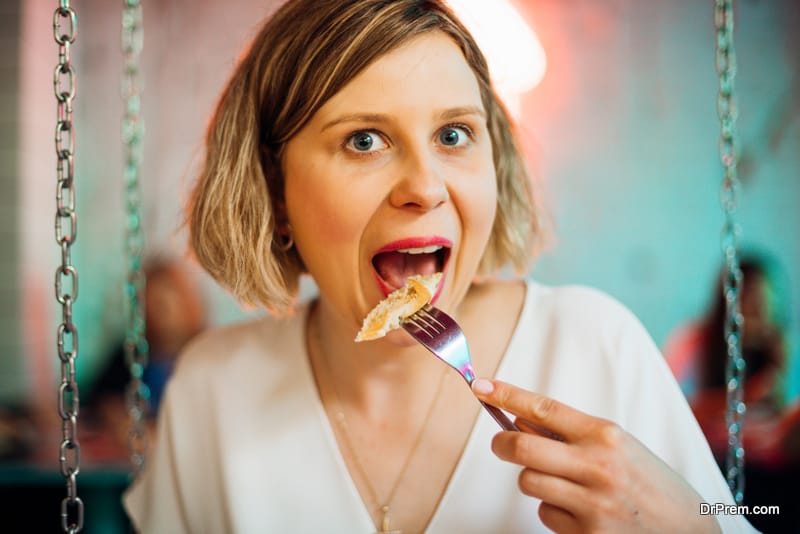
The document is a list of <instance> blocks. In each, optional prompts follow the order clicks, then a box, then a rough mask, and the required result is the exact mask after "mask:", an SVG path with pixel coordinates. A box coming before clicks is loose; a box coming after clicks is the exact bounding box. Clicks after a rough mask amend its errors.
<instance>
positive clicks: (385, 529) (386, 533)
mask: <svg viewBox="0 0 800 534" xmlns="http://www.w3.org/2000/svg"><path fill="white" fill-rule="evenodd" d="M381 511H382V512H383V519H382V520H381V529H380V530H379V531H378V533H379V534H403V531H402V530H392V529H391V528H389V507H388V506H384V507H382V508H381Z"/></svg>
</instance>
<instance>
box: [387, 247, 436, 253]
mask: <svg viewBox="0 0 800 534" xmlns="http://www.w3.org/2000/svg"><path fill="white" fill-rule="evenodd" d="M441 248H442V246H441V245H430V246H428V247H419V248H400V249H397V252H402V253H404V254H430V253H431V252H436V251H437V250H440V249H441Z"/></svg>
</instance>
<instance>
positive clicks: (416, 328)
mask: <svg viewBox="0 0 800 534" xmlns="http://www.w3.org/2000/svg"><path fill="white" fill-rule="evenodd" d="M403 328H404V329H405V330H406V332H408V333H409V334H411V337H413V338H414V339H416V340H417V341H419V342H420V343H421V344H422V345H424V346H425V348H426V349H428V350H429V351H431V352H432V353H433V354H434V355H436V357H437V358H439V359H440V360H442V361H443V362H444V363H446V364H447V365H449V366H450V367H452V368H453V369H455V370H456V371H458V373H459V374H460V375H461V376H462V377H464V380H466V381H467V384H469V385H472V382H473V381H475V371H474V370H473V369H472V359H471V358H470V355H469V345H468V344H467V338H466V336H465V335H464V331H463V330H461V327H460V326H458V323H456V322H455V321H454V320H453V318H452V317H450V316H449V315H447V314H446V313H444V312H443V311H442V310H440V309H439V308H436V307H434V306H431V305H430V304H426V305H425V306H423V307H422V308H421V309H420V310H418V311H417V312H416V313H415V314H413V315H411V316H409V317H408V318H406V319H405V320H404V321H403ZM480 403H481V404H482V405H483V407H484V408H486V411H487V412H489V414H490V415H491V416H492V417H493V418H494V420H495V421H497V423H498V424H499V425H500V427H501V428H502V429H503V430H516V431H519V428H517V426H516V425H515V424H514V423H512V422H511V420H510V419H509V418H508V416H507V415H506V414H505V413H503V412H502V411H501V410H500V409H499V408H498V407H496V406H492V405H491V404H487V403H485V402H483V401H480Z"/></svg>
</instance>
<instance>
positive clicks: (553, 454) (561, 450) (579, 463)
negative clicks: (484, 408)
mask: <svg viewBox="0 0 800 534" xmlns="http://www.w3.org/2000/svg"><path fill="white" fill-rule="evenodd" d="M492 451H493V452H494V453H495V455H497V457H498V458H500V459H501V460H505V461H506V462H511V463H514V464H517V465H521V466H522V467H529V468H532V469H535V470H537V471H540V472H542V473H547V474H550V475H554V476H558V477H561V478H565V479H568V480H571V481H574V482H577V483H580V484H587V483H588V482H590V478H589V477H590V476H591V474H592V473H593V472H594V469H592V466H591V465H586V460H585V459H584V456H582V455H580V454H577V452H576V451H575V450H574V449H573V448H572V447H570V446H569V445H568V444H566V443H562V442H560V441H555V440H552V439H550V438H546V437H542V436H537V435H536V434H528V433H525V432H500V433H498V434H496V435H495V436H494V438H492Z"/></svg>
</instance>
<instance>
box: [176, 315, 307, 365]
mask: <svg viewBox="0 0 800 534" xmlns="http://www.w3.org/2000/svg"><path fill="white" fill-rule="evenodd" d="M306 311H307V305H302V306H300V307H298V309H297V310H296V311H295V312H294V313H292V314H291V315H289V316H285V317H275V316H264V317H259V318H256V319H251V320H247V321H243V322H239V323H234V324H230V325H224V326H220V327H215V328H212V329H209V330H207V331H205V332H203V333H201V334H199V335H198V336H197V337H195V338H194V339H193V340H192V341H191V342H190V343H189V344H188V345H187V346H186V348H185V349H184V350H183V351H182V353H181V354H180V356H179V358H178V361H177V364H176V366H175V371H174V376H173V378H175V379H178V380H185V379H191V378H198V377H201V376H204V375H208V374H210V373H215V374H216V373H219V374H220V375H231V374H236V373H237V372H244V373H247V372H248V369H250V370H252V371H256V370H257V369H258V368H259V367H273V366H276V365H280V362H282V361H283V362H286V361H287V360H292V359H295V360H296V359H298V358H299V357H300V355H301V353H302V351H304V350H305V349H304V344H303V331H304V328H303V325H304V324H305V316H306ZM256 372H257V371H256Z"/></svg>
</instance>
